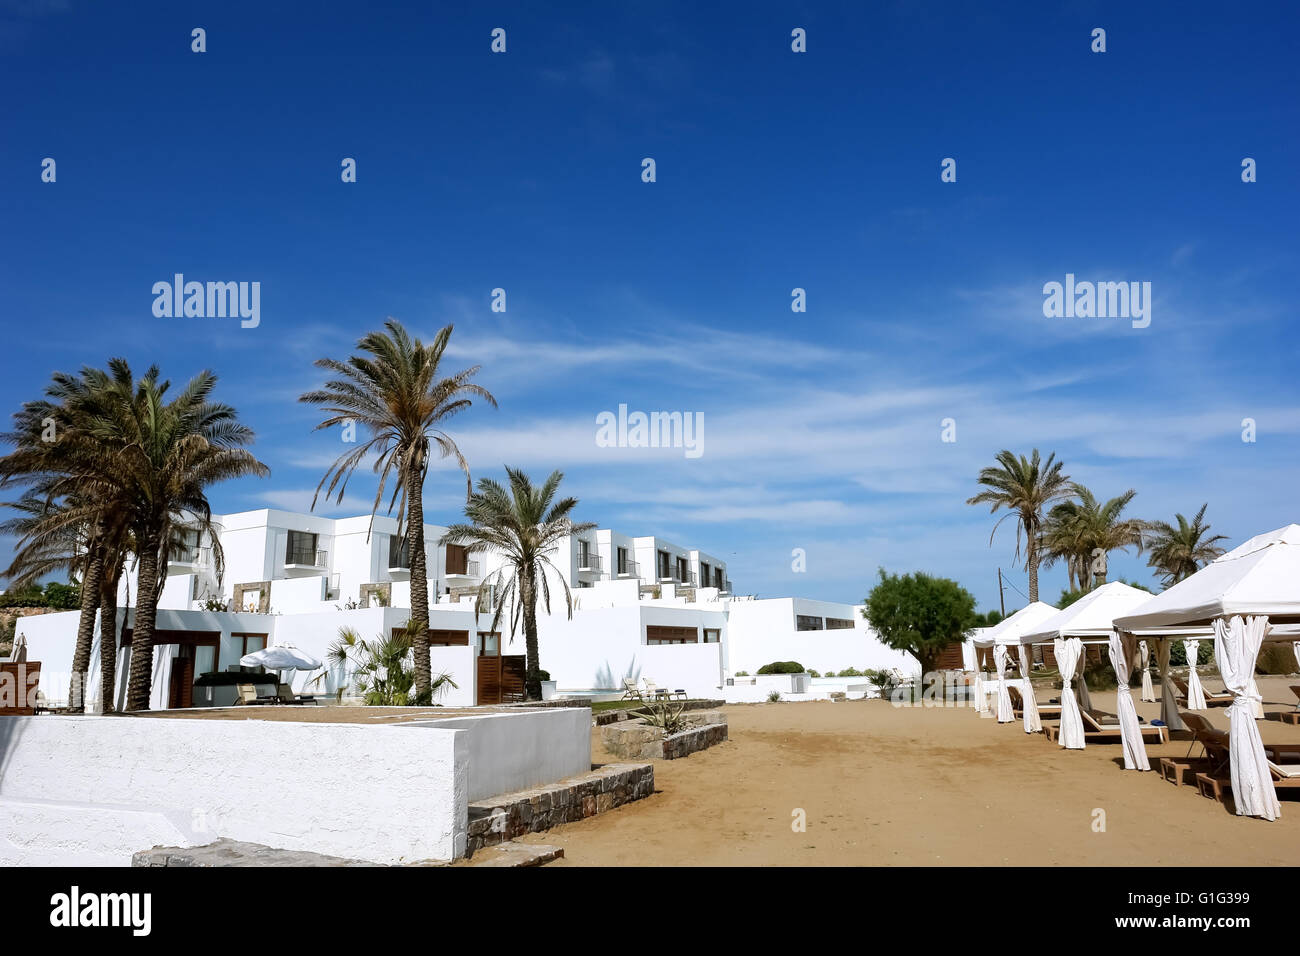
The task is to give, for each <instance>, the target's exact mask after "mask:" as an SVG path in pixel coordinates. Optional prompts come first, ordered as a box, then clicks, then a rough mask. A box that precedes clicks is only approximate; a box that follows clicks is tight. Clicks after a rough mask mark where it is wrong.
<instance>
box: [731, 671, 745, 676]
mask: <svg viewBox="0 0 1300 956" xmlns="http://www.w3.org/2000/svg"><path fill="white" fill-rule="evenodd" d="M732 676H733V677H748V676H749V671H736V673H735V674H733V675H732Z"/></svg>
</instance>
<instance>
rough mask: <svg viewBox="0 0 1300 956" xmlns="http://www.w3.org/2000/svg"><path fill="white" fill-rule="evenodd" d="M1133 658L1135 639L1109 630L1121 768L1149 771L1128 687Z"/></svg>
mask: <svg viewBox="0 0 1300 956" xmlns="http://www.w3.org/2000/svg"><path fill="white" fill-rule="evenodd" d="M1135 657H1137V638H1135V637H1134V636H1133V635H1132V634H1130V633H1128V632H1127V631H1120V632H1116V631H1112V632H1111V635H1110V664H1111V667H1113V668H1115V679H1116V681H1117V682H1118V684H1119V687H1118V688H1117V689H1116V694H1115V696H1116V701H1117V708H1116V709H1117V710H1118V711H1119V732H1120V736H1121V737H1122V739H1123V744H1124V769H1125V770H1150V769H1151V764H1150V763H1149V762H1148V761H1147V749H1146V746H1145V745H1144V744H1143V743H1142V727H1141V725H1140V724H1139V723H1138V715H1137V706H1136V705H1135V704H1134V703H1133V691H1132V690H1131V689H1130V688H1129V686H1128V677H1129V669H1130V665H1131V664H1132V662H1133V659H1134V658H1135Z"/></svg>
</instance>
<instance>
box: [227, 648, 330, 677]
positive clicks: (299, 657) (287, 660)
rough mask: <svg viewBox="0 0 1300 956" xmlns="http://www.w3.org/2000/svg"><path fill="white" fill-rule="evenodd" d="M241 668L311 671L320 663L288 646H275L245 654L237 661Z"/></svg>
mask: <svg viewBox="0 0 1300 956" xmlns="http://www.w3.org/2000/svg"><path fill="white" fill-rule="evenodd" d="M239 663H240V665H241V666H242V667H265V668H267V669H268V670H273V671H287V670H299V671H311V670H315V669H316V668H318V667H320V661H318V660H316V658H314V657H312V656H311V655H310V654H304V653H303V652H302V651H300V650H298V648H296V647H290V646H289V645H288V644H277V645H275V646H274V647H267V648H264V649H262V650H260V651H253V653H251V654H245V655H244V656H243V657H241V658H240V659H239Z"/></svg>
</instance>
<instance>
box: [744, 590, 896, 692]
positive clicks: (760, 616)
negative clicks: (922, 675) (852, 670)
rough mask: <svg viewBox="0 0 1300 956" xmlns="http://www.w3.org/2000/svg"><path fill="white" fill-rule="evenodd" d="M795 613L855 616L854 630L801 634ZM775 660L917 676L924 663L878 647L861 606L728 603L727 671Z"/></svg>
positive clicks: (790, 601) (784, 601)
mask: <svg viewBox="0 0 1300 956" xmlns="http://www.w3.org/2000/svg"><path fill="white" fill-rule="evenodd" d="M796 614H808V615H817V616H821V617H827V616H830V617H839V618H846V619H848V618H851V619H852V620H853V622H854V626H853V629H852V630H848V629H844V630H821V631H800V630H797V629H796V626H795V620H796V618H795V615H796ZM773 661H798V662H799V663H800V664H802V665H803V666H804V667H805V668H809V669H811V670H816V671H821V672H825V671H828V670H834V671H841V670H844V669H845V668H848V667H856V668H857V669H858V670H867V669H869V668H870V669H881V668H885V669H887V668H893V667H897V668H898V669H899V670H901V671H903V673H905V674H908V673H918V672H919V671H920V664H918V663H917V661H916V659H915V658H914V657H912V656H911V655H910V654H906V653H903V652H902V651H895V650H893V649H892V648H889V647H886V646H885V645H884V644H882V643H880V639H879V638H877V637H876V635H875V633H874V632H873V631H872V630H871V629H870V628H869V627H868V626H867V622H866V620H865V619H864V618H863V617H862V614H861V611H860V609H859V608H858V607H855V606H853V605H848V604H835V603H832V602H829V601H810V600H807V599H804V598H773V599H769V600H763V601H732V602H730V603H729V605H728V628H727V651H726V663H725V667H726V669H727V671H728V673H730V674H735V673H737V672H739V671H748V672H749V673H750V674H753V673H755V672H756V671H757V670H758V669H759V668H760V667H762V666H763V665H764V664H770V663H772V662H773Z"/></svg>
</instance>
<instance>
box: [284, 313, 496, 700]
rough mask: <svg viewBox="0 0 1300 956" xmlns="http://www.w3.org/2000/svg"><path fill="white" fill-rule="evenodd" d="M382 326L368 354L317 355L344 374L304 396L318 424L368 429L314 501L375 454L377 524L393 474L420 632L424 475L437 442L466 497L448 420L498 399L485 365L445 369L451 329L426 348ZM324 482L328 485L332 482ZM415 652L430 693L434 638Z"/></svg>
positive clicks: (424, 613) (419, 684)
mask: <svg viewBox="0 0 1300 956" xmlns="http://www.w3.org/2000/svg"><path fill="white" fill-rule="evenodd" d="M384 328H385V329H387V331H386V332H371V333H369V334H368V335H366V336H365V337H364V338H363V339H361V341H359V342H358V343H357V349H358V350H359V351H360V352H361V353H362V354H359V355H353V356H352V357H351V358H349V359H348V360H347V361H346V362H340V361H336V360H335V359H328V358H323V359H317V361H316V367H317V368H322V369H325V370H326V371H327V372H332V373H333V374H334V375H336V376H338V377H337V378H334V379H332V380H330V381H328V382H326V383H325V385H324V387H323V388H320V389H317V390H316V391H312V392H307V393H306V394H305V395H302V396H301V397H300V398H299V399H298V400H299V401H300V402H306V403H308V404H310V405H319V406H322V407H323V408H324V409H325V411H326V412H328V413H329V417H328V418H326V419H325V420H324V421H323V422H321V423H320V424H319V425H317V426H316V430H317V431H319V430H320V429H322V428H333V427H334V426H336V425H351V424H355V425H360V426H362V427H363V428H364V429H365V430H366V431H367V432H368V437H367V439H366V440H365V441H364V442H361V443H360V444H358V445H357V447H356V448H355V449H353V450H352V451H350V452H348V453H347V454H344V455H340V456H339V458H338V459H337V460H336V461H335V462H334V463H333V464H332V465H330V467H329V470H327V471H326V472H325V476H324V477H323V478H321V480H320V484H319V485H317V486H316V494H315V496H314V497H313V498H312V502H311V506H312V509H313V510H315V508H316V501H317V499H318V498H319V497H320V493H321V488H325V497H326V499H327V500H328V498H329V497H330V496H331V495H335V496H336V497H335V502H336V503H341V502H342V501H343V494H344V492H345V491H346V490H347V485H348V479H349V478H351V477H352V474H353V472H354V471H356V468H357V466H358V465H359V464H361V462H362V461H364V460H365V458H366V457H367V456H368V455H370V454H371V453H373V454H374V455H375V456H376V458H375V465H374V471H375V473H376V474H378V475H379V487H378V489H377V490H376V492H375V502H374V505H373V506H372V507H371V510H370V517H371V522H372V526H373V521H374V516H375V513H376V512H377V511H378V510H379V505H380V502H381V501H382V500H383V497H384V491H385V490H386V489H387V486H388V479H389V476H390V475H391V476H392V477H393V479H394V485H393V495H392V498H390V499H389V502H388V510H389V511H390V512H391V511H392V510H393V505H394V503H396V502H397V501H398V498H399V496H400V497H401V504H400V505H399V507H398V534H401V533H402V527H403V521H405V528H406V539H407V554H408V558H409V563H410V571H411V627H412V628H413V629H414V633H416V634H424V633H426V632H427V630H428V627H429V582H428V577H427V574H426V570H427V566H428V565H427V559H426V556H425V551H424V478H425V475H426V474H428V471H429V462H430V452H431V451H432V449H433V448H434V447H436V448H437V450H438V455H439V457H440V458H454V459H456V463H457V464H458V465H459V466H460V469H461V471H463V472H464V473H465V494H466V496H467V497H468V496H469V495H470V493H471V490H472V488H473V485H472V483H471V479H470V474H469V464H468V463H467V462H466V461H465V456H464V455H462V454H461V453H460V449H459V448H458V447H457V446H456V443H455V441H453V440H452V438H451V436H450V435H448V434H447V433H446V432H445V431H443V425H444V423H445V422H446V421H447V420H448V419H450V418H452V417H453V416H455V415H456V414H458V413H460V412H463V411H465V410H466V409H467V408H469V407H470V406H471V405H472V404H473V401H472V396H477V397H478V398H481V399H483V400H484V401H486V402H488V403H489V404H491V405H492V406H494V407H495V406H496V403H497V402H496V399H495V398H493V397H492V393H491V392H489V391H488V390H487V389H485V388H483V387H482V386H481V385H477V384H475V383H473V382H471V381H470V379H472V378H473V377H474V376H475V375H477V374H478V371H479V366H477V365H475V366H473V367H472V368H467V369H462V370H461V371H459V372H455V373H453V374H451V375H446V376H444V375H443V374H442V370H441V367H440V366H441V364H442V358H443V353H444V352H445V351H446V349H447V341H448V340H449V339H450V338H451V330H452V326H450V325H448V326H445V327H444V328H442V329H440V330H439V331H438V334H437V335H435V336H434V337H433V341H432V342H430V343H429V344H428V345H425V344H424V343H422V342H421V341H420V340H419V339H414V340H412V338H411V336H410V334H409V333H408V332H407V331H406V329H405V328H404V327H403V326H402V324H401V323H400V322H398V321H397V320H396V319H389V320H388V321H387V322H385V323H384ZM326 482H329V486H328V487H326ZM413 650H414V657H415V686H416V695H417V697H424V696H426V695H428V694H429V693H430V691H431V680H432V676H431V674H430V673H429V645H428V642H427V641H423V640H416V641H415V642H414V648H413Z"/></svg>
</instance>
